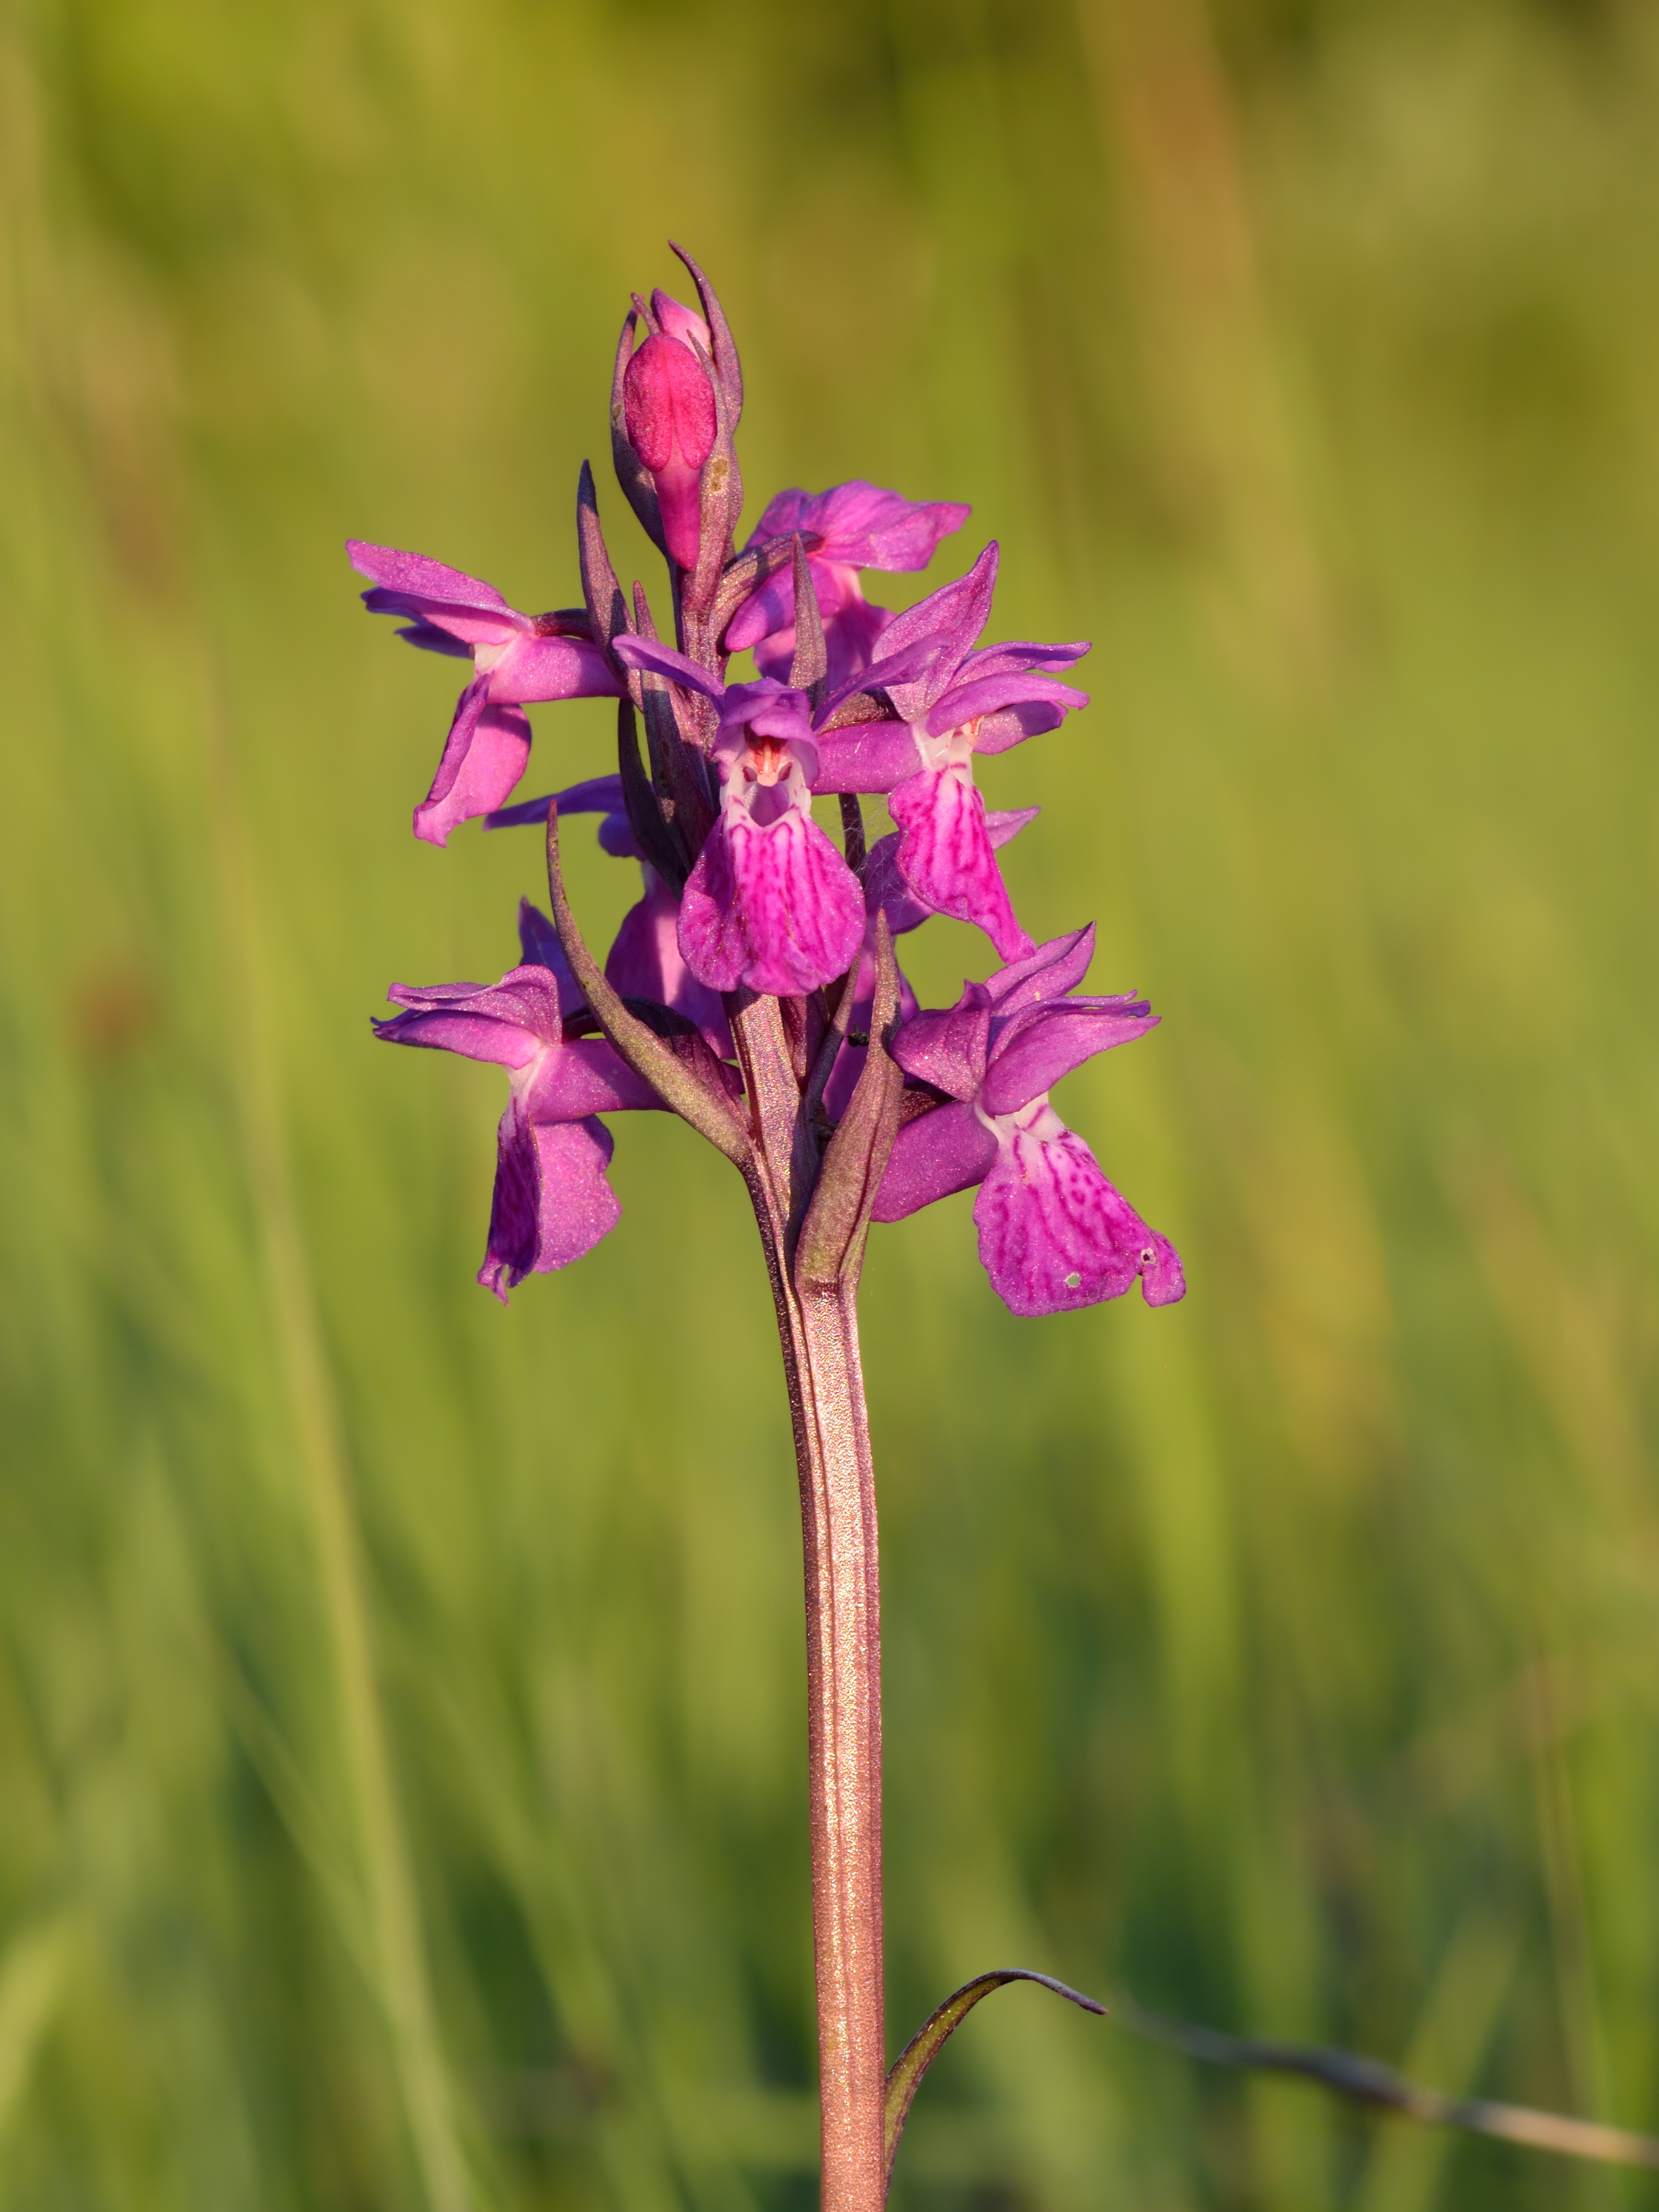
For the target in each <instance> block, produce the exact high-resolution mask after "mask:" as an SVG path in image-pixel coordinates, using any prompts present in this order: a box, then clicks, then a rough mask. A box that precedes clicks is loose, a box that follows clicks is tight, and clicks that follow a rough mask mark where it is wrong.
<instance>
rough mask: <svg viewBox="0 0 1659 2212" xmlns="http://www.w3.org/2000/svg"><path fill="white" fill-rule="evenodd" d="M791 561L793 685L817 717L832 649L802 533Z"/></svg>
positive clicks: (797, 540)
mask: <svg viewBox="0 0 1659 2212" xmlns="http://www.w3.org/2000/svg"><path fill="white" fill-rule="evenodd" d="M790 559H791V561H792V562H793V566H794V571H795V574H794V586H795V657H794V659H793V661H791V663H790V665H789V681H790V682H791V684H793V686H794V687H795V689H796V690H797V691H805V693H806V695H807V696H808V698H809V699H810V700H811V702H812V711H813V713H814V714H817V710H818V708H820V707H821V706H823V699H824V686H825V682H826V679H827V678H828V676H829V647H828V646H827V645H826V644H825V643H824V641H823V610H822V609H821V608H820V607H819V605H818V595H817V587H816V586H815V585H814V584H813V581H812V564H811V562H810V561H809V560H808V559H807V557H806V548H805V546H804V545H803V544H801V542H800V532H799V531H797V532H796V533H795V535H794V538H793V540H792V544H791V552H790Z"/></svg>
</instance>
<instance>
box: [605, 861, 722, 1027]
mask: <svg viewBox="0 0 1659 2212" xmlns="http://www.w3.org/2000/svg"><path fill="white" fill-rule="evenodd" d="M678 922H679V902H678V899H676V897H675V896H674V894H673V892H672V891H671V890H669V888H668V886H667V884H665V882H664V881H663V879H662V878H661V877H660V876H659V875H658V874H657V872H656V871H655V870H654V869H648V870H647V873H646V888H645V896H644V897H643V898H642V899H641V900H640V902H639V903H638V904H637V905H636V906H632V907H630V908H629V910H628V912H627V913H626V914H625V915H623V921H622V927H621V928H620V929H619V930H618V931H617V940H616V943H615V944H614V945H612V946H611V951H610V956H609V957H608V958H607V959H606V961H605V979H606V981H608V982H609V983H610V984H611V987H613V989H615V990H616V991H617V992H618V993H620V994H621V995H622V996H623V998H624V999H654V1000H656V1002H657V1004H658V1005H659V1006H669V1007H671V1008H672V1009H673V1011H674V1012H676V1013H677V1014H684V1016H685V1018H686V1019H687V1021H689V1022H695V1023H696V1025H697V1027H698V1028H699V1029H700V1030H702V1033H703V1035H704V1036H705V1037H706V1038H707V1039H708V1042H709V1044H710V1045H711V1046H712V1047H713V1048H714V1052H715V1053H716V1054H717V1055H718V1056H719V1058H720V1059H721V1060H730V1059H731V1058H732V1053H733V1049H734V1048H733V1046H732V1030H731V1025H730V1024H729V1023H728V1022H727V1020H726V1009H725V1007H724V1006H722V1005H721V1004H720V994H719V992H718V991H712V990H710V988H709V987H708V984H706V983H700V982H699V981H697V979H696V976H695V975H693V974H692V973H691V970H690V969H689V968H688V967H687V966H686V964H685V959H684V955H683V954H682V952H681V951H680V945H679V937H678Z"/></svg>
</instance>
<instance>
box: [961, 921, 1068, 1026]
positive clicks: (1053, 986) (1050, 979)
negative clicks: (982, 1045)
mask: <svg viewBox="0 0 1659 2212" xmlns="http://www.w3.org/2000/svg"><path fill="white" fill-rule="evenodd" d="M1094 957H1095V926H1094V924H1093V922H1091V921H1085V923H1084V925H1083V927H1082V928H1081V929H1071V930H1067V931H1066V933H1065V935H1064V936H1061V937H1051V938H1049V939H1047V941H1046V942H1045V943H1043V944H1042V945H1037V946H1036V948H1035V949H1034V950H1033V951H1030V952H1028V953H1027V954H1026V956H1025V957H1024V959H1023V960H1016V961H1013V962H1012V963H1011V964H1010V965H1009V966H1008V967H1006V968H999V969H998V970H997V972H996V974H995V975H992V976H990V977H989V978H988V979H987V982H986V986H985V987H986V989H987V991H988V992H989V993H990V994H991V997H992V1000H993V1001H994V1004H995V1006H996V1010H997V1013H998V1015H999V1017H1001V1018H1006V1017H1008V1016H1010V1015H1012V1014H1017V1013H1018V1012H1021V1010H1022V1009H1023V1008H1024V1007H1026V1006H1042V1005H1044V1004H1046V1003H1047V1002H1048V1000H1052V999H1058V998H1060V997H1062V996H1063V995H1064V994H1065V993H1066V992H1067V991H1070V990H1072V989H1073V988H1075V987H1076V986H1077V985H1078V984H1079V983H1080V982H1081V981H1083V979H1084V977H1085V975H1087V974H1088V972H1089V963H1090V962H1091V960H1092V959H1093V958H1094Z"/></svg>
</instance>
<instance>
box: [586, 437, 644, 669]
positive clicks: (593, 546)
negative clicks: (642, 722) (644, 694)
mask: <svg viewBox="0 0 1659 2212" xmlns="http://www.w3.org/2000/svg"><path fill="white" fill-rule="evenodd" d="M576 557H577V559H578V560H579V561H580V563H581V571H582V596H583V598H584V599H586V602H587V618H588V620H589V622H590V623H592V626H593V641H594V643H595V644H596V645H598V646H599V647H602V649H603V651H604V653H605V659H607V660H608V661H609V662H610V664H611V667H612V669H614V671H616V673H617V675H618V676H619V677H621V678H622V680H623V683H625V684H627V686H628V691H629V697H630V698H631V699H632V700H633V702H634V704H635V706H636V707H637V706H638V705H639V703H640V679H639V675H638V672H637V671H635V670H634V669H632V668H629V667H628V666H626V665H624V664H623V662H622V661H620V660H619V659H617V656H616V654H615V653H612V651H611V639H612V638H613V637H615V635H617V631H618V630H619V629H627V628H628V602H627V600H626V599H624V598H623V587H622V585H621V582H620V581H619V580H618V578H617V571H616V569H615V568H614V567H613V566H612V565H611V551H610V548H609V547H608V546H607V545H606V544H605V532H604V531H603V530H602V529H601V528H600V527H599V494H598V493H597V492H596V491H595V489H593V471H592V468H591V467H590V466H589V465H588V464H587V463H586V461H584V462H583V463H582V472H581V475H580V477H578V478H577V481H576Z"/></svg>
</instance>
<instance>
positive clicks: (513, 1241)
mask: <svg viewBox="0 0 1659 2212" xmlns="http://www.w3.org/2000/svg"><path fill="white" fill-rule="evenodd" d="M612 1149H613V1146H612V1141H611V1132H610V1131H609V1130H608V1129H607V1128H606V1127H605V1124H604V1122H603V1121H570V1122H565V1123H562V1125H561V1126H559V1127H556V1128H538V1127H537V1126H536V1125H535V1124H534V1123H533V1122H532V1121H531V1120H530V1118H529V1116H528V1115H526V1113H525V1111H524V1109H523V1108H522V1107H521V1106H520V1103H519V1101H518V1100H517V1099H514V1100H513V1102H512V1103H511V1104H510V1105H509V1106H508V1107H507V1111H506V1113H505V1114H504V1115H502V1116H501V1127H500V1129H499V1130H498V1131H497V1133H496V1139H495V1196H494V1198H493V1200H491V1203H490V1208H489V1244H488V1247H487V1249H486V1250H485V1254H484V1263H483V1267H480V1268H479V1270H478V1280H479V1281H480V1282H481V1283H482V1284H483V1286H484V1288H485V1289H486V1290H487V1291H494V1292H495V1296H496V1297H498V1298H499V1299H500V1300H501V1304H503V1305H505V1304H507V1292H508V1291H510V1290H513V1289H514V1288H516V1286H517V1285H519V1284H520V1283H521V1282H522V1281H523V1280H524V1279H525V1277H526V1275H530V1274H538V1275H542V1274H546V1273H550V1271H551V1270H552V1269H553V1268H555V1267H568V1266H569V1264H570V1262H571V1261H573V1260H580V1258H581V1256H582V1255H583V1253H584V1252H591V1251H592V1249H593V1247H594V1246H595V1245H596V1244H597V1243H599V1239H600V1238H601V1237H604V1236H605V1235H607V1234H608V1233H609V1231H611V1230H612V1229H614V1228H615V1227H616V1225H617V1221H618V1219H619V1218H620V1217H621V1214H622V1207H621V1206H620V1205H619V1203H618V1202H617V1194H616V1193H615V1191H613V1190H612V1189H611V1185H610V1183H609V1182H608V1181H607V1180H606V1177H605V1169H606V1168H607V1167H608V1166H609V1164H610V1162H611V1152H612Z"/></svg>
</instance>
